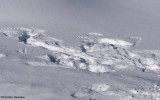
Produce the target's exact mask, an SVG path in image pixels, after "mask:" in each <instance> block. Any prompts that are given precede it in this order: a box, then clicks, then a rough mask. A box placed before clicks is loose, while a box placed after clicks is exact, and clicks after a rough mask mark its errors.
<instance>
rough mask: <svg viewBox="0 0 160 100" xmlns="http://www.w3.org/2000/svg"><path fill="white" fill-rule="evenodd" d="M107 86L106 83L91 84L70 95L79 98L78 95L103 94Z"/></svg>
mask: <svg viewBox="0 0 160 100" xmlns="http://www.w3.org/2000/svg"><path fill="white" fill-rule="evenodd" d="M109 88H110V86H109V85H108V84H92V85H91V86H88V87H87V88H83V89H82V90H80V91H78V92H76V93H74V94H72V96H73V97H76V98H79V97H85V96H88V95H93V94H103V93H104V92H106V91H107V90H108V89H109Z"/></svg>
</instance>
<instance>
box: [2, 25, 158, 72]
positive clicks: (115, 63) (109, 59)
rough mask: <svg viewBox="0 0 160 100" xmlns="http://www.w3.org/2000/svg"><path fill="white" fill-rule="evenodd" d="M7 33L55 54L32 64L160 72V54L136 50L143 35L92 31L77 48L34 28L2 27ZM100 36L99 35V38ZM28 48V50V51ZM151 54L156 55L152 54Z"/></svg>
mask: <svg viewBox="0 0 160 100" xmlns="http://www.w3.org/2000/svg"><path fill="white" fill-rule="evenodd" d="M0 33H2V34H4V35H5V36H8V37H12V38H15V39H16V40H18V41H19V42H21V43H24V44H25V45H30V46H34V47H41V48H43V49H47V50H49V51H51V52H52V53H51V54H45V55H41V56H38V57H37V56H35V58H37V59H39V60H40V62H39V61H38V62H35V61H29V60H26V61H25V63H26V64H28V65H32V66H54V65H60V66H61V67H64V68H78V69H82V70H85V71H90V72H95V73H104V72H114V71H117V70H122V69H123V70H124V69H128V68H135V67H139V68H142V69H143V71H145V70H149V71H155V72H157V71H160V54H159V53H157V52H154V54H153V53H148V52H143V53H140V52H139V51H135V50H132V47H133V46H134V45H136V41H138V40H140V38H131V39H132V41H133V42H134V43H133V44H132V43H130V42H127V41H124V40H120V39H108V38H101V37H98V36H102V34H100V33H95V32H91V33H88V34H86V36H84V38H82V44H81V45H80V46H78V47H77V48H74V47H70V46H66V45H65V44H63V41H61V40H59V39H55V38H52V37H49V36H47V35H46V34H45V31H44V30H40V29H30V28H6V29H0ZM95 37H96V38H95ZM25 51H27V50H25ZM151 55H155V56H154V57H152V56H151Z"/></svg>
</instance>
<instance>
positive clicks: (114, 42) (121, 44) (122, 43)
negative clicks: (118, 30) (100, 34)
mask: <svg viewBox="0 0 160 100" xmlns="http://www.w3.org/2000/svg"><path fill="white" fill-rule="evenodd" d="M98 43H108V44H111V45H115V46H119V47H130V46H132V44H131V43H129V42H126V41H123V40H118V39H108V38H101V39H98Z"/></svg>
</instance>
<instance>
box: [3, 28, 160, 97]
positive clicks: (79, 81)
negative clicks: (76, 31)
mask: <svg viewBox="0 0 160 100" xmlns="http://www.w3.org/2000/svg"><path fill="white" fill-rule="evenodd" d="M97 34H100V33H97ZM97 34H96V33H94V34H89V35H88V34H86V35H85V36H80V37H83V38H80V39H81V44H80V45H77V46H76V47H74V46H68V45H67V44H65V43H64V42H63V41H62V40H60V39H56V38H53V37H50V36H48V35H47V32H46V31H45V30H41V29H36V28H2V29H0V35H1V37H3V38H4V39H5V40H4V41H6V40H9V41H12V42H10V43H12V45H15V44H16V45H15V46H17V47H15V49H13V47H11V45H9V46H8V47H7V48H10V47H11V48H12V49H7V50H3V49H4V47H6V45H2V48H3V49H2V51H3V52H4V54H7V56H5V55H4V54H2V53H1V54H0V57H1V58H2V57H4V59H1V60H0V64H1V65H0V66H1V69H2V70H4V71H2V72H1V76H3V77H1V78H0V80H1V81H0V82H1V83H0V89H2V90H3V91H1V92H0V93H1V94H2V95H5V94H8V95H17V94H18V95H24V96H26V99H27V100H31V99H33V98H35V96H39V97H38V98H37V100H44V99H59V98H60V99H62V100H64V98H63V97H62V96H61V95H62V94H63V95H64V96H66V97H67V98H68V99H69V100H74V99H78V100H82V99H89V98H96V100H99V99H101V100H105V98H109V100H117V99H118V100H132V99H133V100H140V99H146V100H156V99H157V100H159V99H160V95H159V91H160V87H159V74H158V73H159V72H160V51H159V50H135V49H133V48H134V46H135V45H136V43H138V42H132V41H131V42H129V41H125V40H122V39H117V38H116V39H109V38H104V37H103V38H102V37H101V36H102V35H101V36H99V35H97ZM3 38H1V39H3ZM132 39H135V40H136V39H137V38H132ZM138 40H139V38H138ZM136 41H137V40H136ZM132 43H133V44H134V46H133V44H132ZM8 52H12V53H8ZM8 62H10V63H8ZM15 62H16V63H15ZM13 65H14V66H13ZM58 68H60V69H58ZM10 69H12V70H10ZM33 69H34V70H33ZM28 70H29V71H28ZM58 70H59V71H60V72H59V71H58ZM5 71H6V72H5ZM8 71H9V72H8ZM37 71H38V72H37ZM65 71H68V72H65ZM136 71H137V72H136ZM5 73H7V74H5ZM10 73H12V74H13V75H12V76H10V75H11V74H10ZM135 73H137V74H135ZM23 74H24V75H23ZM72 74H73V75H72ZM26 75H27V77H26ZM83 75H84V76H83ZM145 75H146V76H145ZM10 77H12V80H11V81H10V82H9V83H8V82H7V80H9V79H11V78H10ZM17 77H19V78H17ZM25 77H26V78H25ZM28 77H30V78H28ZM52 77H54V78H53V79H52ZM62 77H63V78H62ZM65 77H68V78H65ZM24 78H25V80H24ZM41 78H42V79H41ZM61 78H62V79H61ZM95 80H96V81H95ZM12 81H13V82H12ZM14 82H15V83H14ZM64 82H67V84H71V85H69V86H68V85H64V84H66V83H64ZM84 82H85V83H84ZM17 84H21V85H22V87H21V85H18V86H17ZM24 84H26V85H24ZM27 84H28V85H27ZM19 86H20V87H19ZM57 88H58V89H59V90H57ZM43 89H44V91H43V92H40V91H41V90H43ZM62 90H64V91H62ZM14 91H16V92H14ZM18 91H22V92H18ZM15 93H17V94H15Z"/></svg>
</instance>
